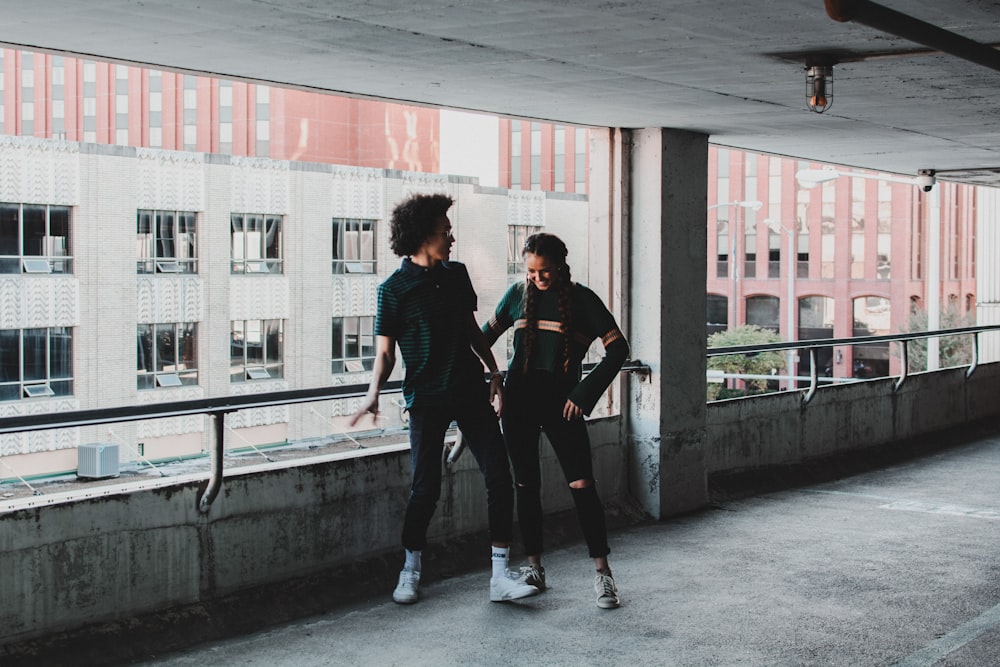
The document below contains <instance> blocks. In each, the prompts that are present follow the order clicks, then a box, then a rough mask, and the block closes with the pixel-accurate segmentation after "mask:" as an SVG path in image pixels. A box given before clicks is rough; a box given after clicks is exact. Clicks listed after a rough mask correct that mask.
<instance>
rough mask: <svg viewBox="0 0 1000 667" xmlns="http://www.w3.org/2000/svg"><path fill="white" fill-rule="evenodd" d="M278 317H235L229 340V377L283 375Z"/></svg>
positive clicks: (264, 377) (233, 379)
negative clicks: (236, 318) (256, 318)
mask: <svg viewBox="0 0 1000 667" xmlns="http://www.w3.org/2000/svg"><path fill="white" fill-rule="evenodd" d="M282 329H283V327H282V321H281V320H237V321H235V322H233V330H232V338H231V342H230V347H229V349H230V364H229V381H230V382H246V381H247V380H267V379H268V378H280V377H282V376H283V372H284V371H283V363H282V358H283V352H282V348H283V345H284V343H283V333H282Z"/></svg>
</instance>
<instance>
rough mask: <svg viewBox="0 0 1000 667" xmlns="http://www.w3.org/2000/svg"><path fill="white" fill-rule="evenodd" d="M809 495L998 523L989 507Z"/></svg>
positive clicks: (859, 495) (846, 493)
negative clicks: (866, 501)
mask: <svg viewBox="0 0 1000 667" xmlns="http://www.w3.org/2000/svg"><path fill="white" fill-rule="evenodd" d="M805 491H808V492H809V493H821V494H825V495H831V496H850V497H853V498H867V499H869V500H878V501H887V502H886V504H884V505H879V507H880V508H881V509H886V510H901V511H904V512H923V513H925V514H947V515H950V516H965V517H970V518H973V519H989V520H991V521H1000V510H998V509H992V508H989V507H966V506H964V505H955V504H952V503H937V502H926V501H923V500H896V499H893V498H888V497H886V496H876V495H873V494H869V493H851V492H850V491H824V490H820V489H805Z"/></svg>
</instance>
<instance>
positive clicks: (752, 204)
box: [707, 199, 764, 328]
mask: <svg viewBox="0 0 1000 667" xmlns="http://www.w3.org/2000/svg"><path fill="white" fill-rule="evenodd" d="M763 205H764V202H761V201H758V200H756V199H737V200H735V201H730V202H726V203H724V204H712V205H711V206H709V207H708V209H707V210H709V211H711V210H712V209H713V208H727V207H729V206H735V207H737V208H742V209H750V210H752V211H759V210H760V208H761V207H762V206H763ZM738 222H740V219H739V216H738V215H735V216H733V225H732V226H731V229H730V230H729V263H730V265H731V266H730V271H729V275H730V277H732V280H733V290H732V295H731V296H730V299H729V301H730V304H729V311H730V318H729V326H730V328H735V327H736V315H737V313H738V312H739V311H738V309H737V302H738V300H739V297H738V291H739V284H740V270H739V265H738V263H737V256H736V252H737V251H738V250H739V249H740V248H741V246H740V245H739V244H738V243H737V239H738V237H739V236H740V234H738V232H739V231H741V226H740V225H739V224H737V223H738Z"/></svg>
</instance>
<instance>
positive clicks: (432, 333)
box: [375, 258, 484, 408]
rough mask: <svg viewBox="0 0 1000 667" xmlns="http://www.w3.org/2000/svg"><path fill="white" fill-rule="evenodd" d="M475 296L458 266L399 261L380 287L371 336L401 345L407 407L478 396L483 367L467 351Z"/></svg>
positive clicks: (476, 358)
mask: <svg viewBox="0 0 1000 667" xmlns="http://www.w3.org/2000/svg"><path fill="white" fill-rule="evenodd" d="M475 310H476V292H475V290H474V289H473V288H472V281H471V280H469V272H468V271H467V270H466V268H465V265H464V264H462V263H460V262H439V263H438V264H437V265H436V266H434V267H433V268H431V269H427V268H424V267H422V266H420V265H418V264H414V263H413V262H412V261H410V259H409V258H406V259H404V260H403V264H402V266H400V267H399V268H398V269H396V271H395V272H393V274H392V275H391V276H389V277H388V278H387V279H386V280H385V282H383V283H382V284H381V285H379V288H378V309H377V311H376V314H375V335H376V336H391V337H392V338H395V339H396V341H397V342H398V343H399V350H400V352H401V353H402V356H403V364H404V366H405V367H406V374H405V376H404V377H403V398H404V400H405V401H406V407H407V408H413V407H421V408H423V407H439V406H445V405H450V404H452V403H454V402H455V400H457V399H468V398H469V397H470V396H476V395H477V394H476V393H475V390H476V388H477V385H478V388H479V389H480V390H481V388H482V387H483V386H484V383H483V364H482V362H481V361H480V360H479V357H478V356H476V353H475V352H474V351H473V350H472V347H471V343H472V340H471V335H470V334H471V331H470V326H471V324H470V323H469V322H470V317H469V315H470V313H472V312H474V311H475Z"/></svg>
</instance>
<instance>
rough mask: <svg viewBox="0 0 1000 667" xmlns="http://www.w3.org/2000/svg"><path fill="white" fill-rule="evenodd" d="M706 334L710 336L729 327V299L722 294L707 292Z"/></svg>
mask: <svg viewBox="0 0 1000 667" xmlns="http://www.w3.org/2000/svg"><path fill="white" fill-rule="evenodd" d="M707 296H708V304H707V306H708V318H707V335H708V336H711V335H712V334H714V333H718V332H719V331H725V330H726V329H727V328H728V327H729V299H728V298H727V297H726V296H725V295H722V294H709V295H707Z"/></svg>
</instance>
